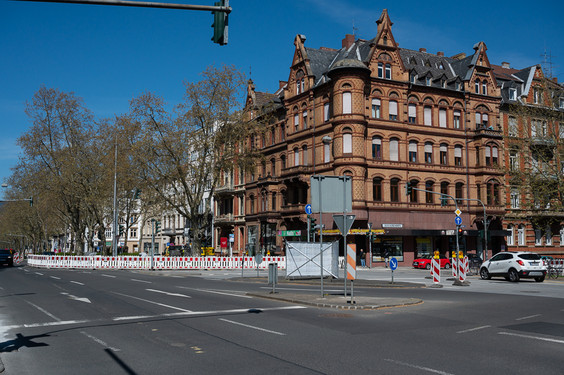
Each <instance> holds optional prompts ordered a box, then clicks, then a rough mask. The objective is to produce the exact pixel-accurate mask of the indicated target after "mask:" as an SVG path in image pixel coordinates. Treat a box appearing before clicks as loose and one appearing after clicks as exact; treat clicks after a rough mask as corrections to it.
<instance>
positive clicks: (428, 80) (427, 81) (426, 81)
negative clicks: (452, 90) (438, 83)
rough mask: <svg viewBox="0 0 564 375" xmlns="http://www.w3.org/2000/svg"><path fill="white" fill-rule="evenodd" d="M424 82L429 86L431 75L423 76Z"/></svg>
mask: <svg viewBox="0 0 564 375" xmlns="http://www.w3.org/2000/svg"><path fill="white" fill-rule="evenodd" d="M425 84H426V85H427V86H431V77H425Z"/></svg>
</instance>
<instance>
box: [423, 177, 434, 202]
mask: <svg viewBox="0 0 564 375" xmlns="http://www.w3.org/2000/svg"><path fill="white" fill-rule="evenodd" d="M433 185H434V183H433V181H427V182H425V190H427V191H426V192H425V203H427V204H433V203H434V201H435V198H434V196H435V194H433V193H430V192H431V191H433Z"/></svg>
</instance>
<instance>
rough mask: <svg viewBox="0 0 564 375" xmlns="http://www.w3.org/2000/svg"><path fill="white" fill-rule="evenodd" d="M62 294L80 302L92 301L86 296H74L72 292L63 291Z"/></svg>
mask: <svg viewBox="0 0 564 375" xmlns="http://www.w3.org/2000/svg"><path fill="white" fill-rule="evenodd" d="M61 294H63V295H65V296H68V297H69V298H70V299H73V300H75V301H80V302H86V303H92V302H90V300H89V299H88V298H86V297H77V296H73V295H72V294H68V293H65V292H61Z"/></svg>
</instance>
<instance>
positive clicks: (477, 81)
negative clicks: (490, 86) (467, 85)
mask: <svg viewBox="0 0 564 375" xmlns="http://www.w3.org/2000/svg"><path fill="white" fill-rule="evenodd" d="M474 92H475V93H476V94H479V93H480V81H479V80H476V81H475V82H474Z"/></svg>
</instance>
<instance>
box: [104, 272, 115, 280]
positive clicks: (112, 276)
mask: <svg viewBox="0 0 564 375" xmlns="http://www.w3.org/2000/svg"><path fill="white" fill-rule="evenodd" d="M102 276H104V277H111V278H114V279H115V278H116V276H114V275H106V274H105V273H103V274H102Z"/></svg>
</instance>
